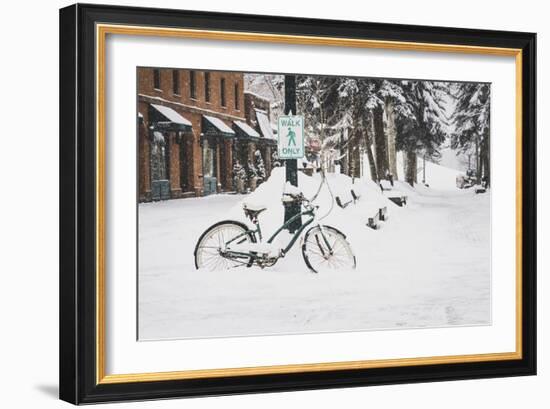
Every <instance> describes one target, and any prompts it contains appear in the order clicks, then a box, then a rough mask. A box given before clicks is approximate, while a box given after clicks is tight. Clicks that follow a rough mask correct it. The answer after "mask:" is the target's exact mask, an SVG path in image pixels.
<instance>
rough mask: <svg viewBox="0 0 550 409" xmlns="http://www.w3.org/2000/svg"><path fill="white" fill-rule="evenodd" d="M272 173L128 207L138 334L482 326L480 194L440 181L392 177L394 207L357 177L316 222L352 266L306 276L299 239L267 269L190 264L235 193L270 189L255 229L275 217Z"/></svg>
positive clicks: (486, 251) (484, 218) (484, 229)
mask: <svg viewBox="0 0 550 409" xmlns="http://www.w3.org/2000/svg"><path fill="white" fill-rule="evenodd" d="M450 175H451V174H450ZM451 176H452V177H453V178H454V173H453V174H452V175H451ZM300 177H302V176H300ZM272 179H273V181H272ZM272 179H270V180H269V181H268V182H266V183H265V184H264V185H262V186H261V187H260V188H259V189H258V190H257V191H256V192H255V193H254V194H252V195H248V196H247V195H229V194H220V195H212V196H209V197H205V198H196V199H180V200H170V201H165V202H157V203H142V204H140V205H139V305H138V308H139V311H138V312H139V314H138V320H139V325H138V327H139V339H141V340H148V339H163V338H164V339H166V338H190V337H192V338H200V337H212V336H216V337H223V336H245V335H266V334H282V333H286V334H288V333H309V332H334V331H357V330H374V329H397V328H418V327H438V326H454V325H488V324H490V322H491V310H490V305H491V293H490V288H491V287H490V282H491V275H490V192H489V193H486V194H480V195H476V194H474V192H473V191H472V190H471V189H470V190H459V189H456V188H454V186H453V185H452V183H450V182H449V183H448V186H446V187H447V189H443V188H441V187H440V186H433V185H432V187H431V188H426V187H424V186H418V187H417V188H416V189H412V188H410V187H408V186H407V185H405V184H403V183H401V184H400V185H399V186H400V189H401V190H402V191H403V193H404V194H406V195H407V196H408V198H409V200H408V203H409V204H408V206H406V207H404V208H399V207H397V206H395V205H393V203H391V202H390V201H389V200H387V199H386V198H385V197H383V196H382V195H381V194H380V193H378V191H377V190H376V188H373V187H372V186H370V185H369V183H370V184H372V182H363V181H361V180H359V181H356V182H355V183H356V184H357V185H353V186H354V188H355V189H359V190H360V191H361V193H362V197H361V199H360V200H359V202H358V203H360V205H357V206H350V207H353V208H350V209H349V210H348V209H340V208H337V209H336V210H333V211H332V213H331V214H330V216H329V217H327V219H325V220H323V223H326V224H330V225H335V226H337V227H338V228H340V229H341V230H342V231H343V232H344V233H346V234H347V235H348V240H349V242H350V243H351V246H352V248H353V249H354V252H355V255H356V257H357V268H356V270H352V271H337V272H333V273H325V274H313V273H311V272H310V271H308V269H307V268H306V266H305V264H304V261H303V259H302V254H301V249H300V245H299V244H300V243H299V242H298V243H297V244H296V245H295V246H294V248H293V249H292V250H291V251H290V253H289V254H288V255H287V256H286V258H284V259H282V260H279V262H278V263H277V264H276V265H275V266H274V267H272V268H266V269H263V270H262V269H260V268H258V267H252V268H246V267H239V268H235V269H232V270H227V271H213V272H208V271H203V270H199V271H197V270H195V267H194V263H193V249H194V246H195V244H196V241H197V238H198V237H199V235H200V234H201V233H202V232H203V231H204V230H205V229H206V228H207V227H209V226H210V225H211V224H213V223H215V222H217V221H220V220H223V219H238V220H241V221H245V220H246V219H244V216H243V214H242V211H241V210H240V206H241V202H242V201H246V200H253V199H254V198H255V199H262V196H263V199H265V198H271V200H270V202H271V203H272V205H271V207H270V209H269V210H268V211H266V213H265V214H262V215H261V216H260V222H262V226H264V224H265V227H264V230H266V233H269V232H271V231H272V229H273V228H274V227H275V226H276V224H277V223H279V222H282V205H281V203H280V199H279V198H278V197H276V196H277V194H278V195H280V192H279V191H276V190H274V189H275V188H274V186H275V187H276V188H277V189H279V187H278V186H279V182H278V181H277V175H275V176H272ZM308 179H313V178H308ZM449 180H452V178H449ZM275 182H277V183H275ZM308 183H310V185H311V186H313V185H315V186H316V185H317V184H315V183H313V181H312V182H309V181H308V180H305V179H304V180H302V179H300V185H301V186H305V190H304V193H305V194H306V196H307V195H308V191H307V188H308V186H309V185H308ZM338 184H340V185H341V183H338ZM338 184H337V183H336V182H334V183H333V185H334V187H335V188H337V187H338V186H337V185H338ZM360 184H363V185H364V187H363V188H360V186H359V185H360ZM280 189H282V186H281V187H280ZM335 190H337V189H335ZM309 192H311V189H310V191H309ZM309 194H310V195H311V193H309ZM251 196H252V197H251ZM378 196H380V197H378ZM279 197H280V196H279ZM328 200H329V199H327V198H323V197H320V201H321V202H323V201H325V202H327V201H328ZM380 201H383V202H384V203H383V204H384V205H385V206H387V207H388V213H389V220H388V221H387V222H384V223H383V226H382V228H381V229H380V230H377V231H375V230H371V229H369V228H368V227H366V226H365V223H366V220H367V217H370V216H372V214H370V213H372V212H373V210H372V209H375V208H377V205H378V204H379V202H380ZM322 213H323V212H320V213H319V214H322Z"/></svg>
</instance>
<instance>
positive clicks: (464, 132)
mask: <svg viewBox="0 0 550 409" xmlns="http://www.w3.org/2000/svg"><path fill="white" fill-rule="evenodd" d="M453 90H454V96H455V98H456V106H455V111H454V114H453V116H452V120H453V123H454V126H455V129H454V132H453V135H452V139H451V147H452V148H453V149H457V150H459V152H462V153H466V154H468V153H472V152H473V154H474V157H475V170H476V179H477V183H481V180H482V178H484V179H485V180H486V182H487V185H489V184H490V176H491V168H490V154H491V150H490V132H489V130H490V119H491V118H490V111H491V109H490V108H491V107H490V102H491V88H490V84H480V83H461V84H455V85H454V88H453Z"/></svg>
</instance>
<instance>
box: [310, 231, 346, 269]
mask: <svg viewBox="0 0 550 409" xmlns="http://www.w3.org/2000/svg"><path fill="white" fill-rule="evenodd" d="M302 255H303V257H304V261H305V263H306V265H307V266H308V268H309V269H310V270H311V271H313V272H314V273H320V272H323V271H331V270H333V271H337V270H351V269H355V266H356V262H355V255H354V254H353V251H352V249H351V246H350V244H349V243H348V241H347V240H346V236H344V234H342V233H341V232H340V231H338V230H337V229H335V228H334V227H330V226H315V227H312V228H311V229H309V230H308V231H307V233H306V235H305V236H304V241H303V243H302Z"/></svg>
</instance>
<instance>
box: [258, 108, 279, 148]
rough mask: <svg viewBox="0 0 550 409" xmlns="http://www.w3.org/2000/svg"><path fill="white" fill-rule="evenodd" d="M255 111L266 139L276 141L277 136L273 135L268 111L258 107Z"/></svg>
mask: <svg viewBox="0 0 550 409" xmlns="http://www.w3.org/2000/svg"><path fill="white" fill-rule="evenodd" d="M255 111H256V119H257V120H258V124H259V125H260V131H261V132H262V136H263V137H264V138H265V139H266V141H269V142H276V141H277V140H276V139H275V136H273V131H272V129H271V123H270V122H269V118H268V117H267V112H265V111H262V110H260V109H256V110H255Z"/></svg>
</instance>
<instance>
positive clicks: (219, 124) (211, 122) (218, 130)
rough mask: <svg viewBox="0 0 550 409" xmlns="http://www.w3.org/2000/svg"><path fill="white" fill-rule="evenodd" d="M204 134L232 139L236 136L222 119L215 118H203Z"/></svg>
mask: <svg viewBox="0 0 550 409" xmlns="http://www.w3.org/2000/svg"><path fill="white" fill-rule="evenodd" d="M202 127H203V129H202V132H203V134H205V135H209V136H223V137H225V138H232V137H234V136H235V131H234V130H233V129H231V128H230V127H229V126H227V125H226V124H225V122H223V121H222V120H221V119H219V118H216V117H214V116H209V115H203V116H202Z"/></svg>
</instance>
